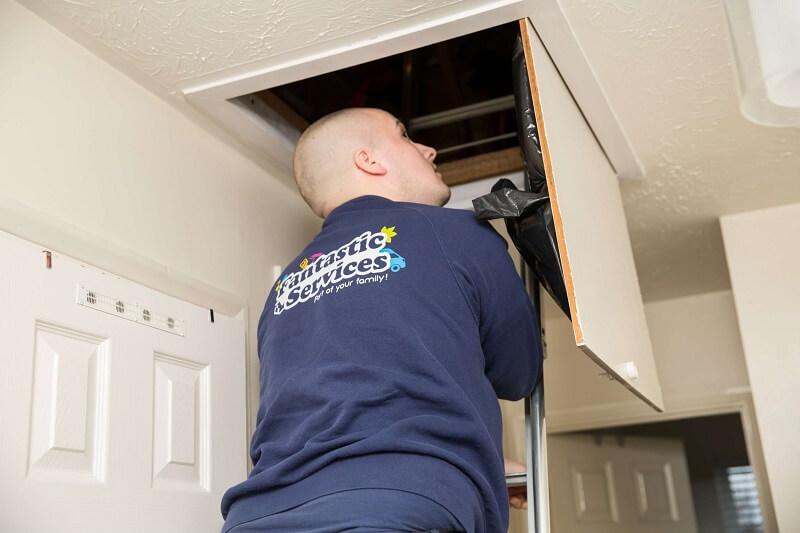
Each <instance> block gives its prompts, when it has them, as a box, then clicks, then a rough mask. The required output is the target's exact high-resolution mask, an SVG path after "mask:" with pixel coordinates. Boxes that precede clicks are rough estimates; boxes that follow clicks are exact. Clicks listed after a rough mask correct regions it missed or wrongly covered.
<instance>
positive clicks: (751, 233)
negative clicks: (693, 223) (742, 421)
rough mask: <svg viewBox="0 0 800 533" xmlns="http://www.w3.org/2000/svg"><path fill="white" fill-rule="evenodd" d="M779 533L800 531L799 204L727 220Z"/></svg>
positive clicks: (727, 244) (723, 221)
mask: <svg viewBox="0 0 800 533" xmlns="http://www.w3.org/2000/svg"><path fill="white" fill-rule="evenodd" d="M721 224H722V235H723V238H724V241H725V254H726V255H727V259H728V268H729V270H730V275H731V287H732V289H733V295H734V299H735V301H736V312H737V315H738V317H739V327H740V329H741V332H742V344H743V345H744V354H745V361H746V363H747V370H748V373H749V375H750V382H751V387H752V393H753V402H754V404H755V409H756V415H757V417H758V424H759V428H760V431H761V441H762V443H763V446H764V453H765V458H766V464H767V473H768V476H769V480H770V485H771V487H772V493H773V499H774V503H775V512H776V516H777V519H778V526H779V527H780V530H781V531H800V509H798V506H797V500H798V494H800V459H798V450H800V395H799V394H798V389H799V387H798V379H800V249H799V248H798V245H800V204H794V205H789V206H784V207H776V208H772V209H765V210H760V211H753V212H750V213H742V214H738V215H729V216H724V217H722V218H721Z"/></svg>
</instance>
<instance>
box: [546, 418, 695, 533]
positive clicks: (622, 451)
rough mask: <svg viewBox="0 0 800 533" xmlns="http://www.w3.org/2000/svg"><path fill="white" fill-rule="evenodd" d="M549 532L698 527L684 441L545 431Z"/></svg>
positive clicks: (662, 532)
mask: <svg viewBox="0 0 800 533" xmlns="http://www.w3.org/2000/svg"><path fill="white" fill-rule="evenodd" d="M547 449H548V469H549V478H550V514H551V524H552V531H553V533H559V532H565V533H582V532H586V533H589V532H591V533H595V532H597V533H640V532H642V531H647V532H648V533H693V532H695V531H697V525H696V522H695V516H694V504H693V503H692V491H691V486H690V483H689V471H688V467H687V464H686V455H685V452H684V449H683V443H682V442H681V441H680V440H678V439H664V438H649V437H648V438H644V437H624V438H617V437H610V436H605V437H602V438H597V437H594V436H591V435H581V434H574V435H570V434H566V435H550V436H548V442H547Z"/></svg>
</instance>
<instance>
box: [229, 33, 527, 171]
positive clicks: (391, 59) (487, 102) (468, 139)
mask: <svg viewBox="0 0 800 533" xmlns="http://www.w3.org/2000/svg"><path fill="white" fill-rule="evenodd" d="M517 34H518V23H517V22H516V21H514V22H509V23H507V24H502V25H500V26H495V27H492V28H488V29H485V30H482V31H478V32H475V33H470V34H466V35H462V36H459V37H457V38H455V39H450V40H447V41H442V42H438V43H434V44H432V45H429V46H424V47H421V48H416V49H414V50H409V51H406V52H403V53H400V54H396V55H392V56H387V57H384V58H381V59H378V60H375V61H370V62H367V63H362V64H359V65H355V66H352V67H349V68H345V69H342V70H337V71H333V72H329V73H326V74H321V75H319V76H314V77H312V78H306V79H304V80H300V81H296V82H293V83H288V84H285V85H280V86H276V87H272V88H270V89H265V90H262V91H258V92H255V93H252V94H246V95H243V96H240V97H238V98H234V99H232V100H234V101H236V102H237V103H238V104H240V105H243V106H245V107H246V108H248V109H249V110H250V111H251V112H254V113H256V114H257V115H259V116H260V117H261V118H262V119H264V120H266V121H268V122H269V123H270V124H271V125H272V126H274V127H275V128H277V129H278V130H279V131H281V132H282V133H283V134H284V135H286V136H287V137H288V138H289V139H292V140H296V139H297V138H298V137H299V136H300V133H302V131H303V130H305V128H306V127H308V125H309V124H311V123H312V122H314V121H315V120H317V119H319V118H321V117H323V116H324V115H327V114H328V113H331V112H333V111H337V110H339V109H343V108H346V107H377V108H381V109H384V110H386V111H388V112H390V113H392V114H393V115H394V116H396V117H397V118H399V119H400V120H401V121H402V122H403V123H404V124H405V125H406V128H407V129H408V132H409V135H410V136H411V138H412V139H413V140H415V141H417V142H421V143H423V144H426V145H428V146H432V147H434V148H436V150H437V152H438V155H437V157H436V163H437V165H438V170H439V171H440V172H441V173H442V178H443V179H444V181H445V182H446V183H447V184H448V185H450V186H454V185H459V184H463V183H468V182H471V181H475V180H479V179H483V178H488V177H492V176H498V175H502V174H509V173H512V172H516V171H519V170H521V169H522V157H521V154H520V150H519V142H518V139H517V124H516V118H515V110H514V96H513V87H512V69H511V57H512V53H513V49H514V42H515V39H516V37H517Z"/></svg>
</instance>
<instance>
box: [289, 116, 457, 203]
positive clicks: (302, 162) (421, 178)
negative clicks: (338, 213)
mask: <svg viewBox="0 0 800 533" xmlns="http://www.w3.org/2000/svg"><path fill="white" fill-rule="evenodd" d="M435 158H436V150H434V149H433V148H431V147H430V146H425V145H424V144H420V143H416V142H414V141H412V140H411V139H410V138H409V136H408V134H407V132H406V128H405V126H404V125H403V123H402V122H400V121H399V120H398V119H397V118H395V117H394V116H393V115H392V114H391V113H388V112H386V111H384V110H382V109H375V108H370V107H356V108H350V109H343V110H341V111H337V112H335V113H331V114H330V115H326V116H324V117H322V118H321V119H319V120H318V121H316V122H314V123H313V124H312V125H311V126H309V127H308V128H307V129H306V131H305V132H303V135H301V136H300V139H299V140H298V141H297V147H296V148H295V154H294V178H295V181H296V182H297V188H298V190H299V191H300V194H301V196H302V197H303V199H304V200H305V201H306V203H307V204H308V205H309V207H311V210H312V211H314V213H315V214H316V215H317V216H319V217H322V218H326V217H327V216H328V213H330V212H331V211H332V210H333V209H335V208H336V207H337V206H339V205H341V204H342V203H344V202H346V201H348V200H350V199H353V198H357V197H359V196H363V195H377V196H383V197H385V198H390V199H392V200H395V201H400V202H417V203H423V204H428V205H439V206H441V205H444V204H445V203H446V202H447V200H448V199H449V198H450V188H449V187H448V186H447V185H446V184H445V183H444V181H442V176H441V174H440V173H438V172H436V165H435V164H434V162H433V160H434V159H435Z"/></svg>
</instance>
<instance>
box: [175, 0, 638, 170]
mask: <svg viewBox="0 0 800 533" xmlns="http://www.w3.org/2000/svg"><path fill="white" fill-rule="evenodd" d="M525 17H528V18H530V19H531V20H532V21H533V22H534V23H535V24H536V26H537V30H538V31H539V33H540V36H541V38H542V39H543V41H544V42H545V44H546V46H547V49H548V53H549V54H550V55H551V57H552V59H553V62H554V63H556V64H557V65H558V66H559V71H560V74H561V76H562V78H563V79H564V81H565V83H566V85H567V86H568V87H569V88H570V91H571V92H572V95H573V98H574V99H575V101H576V103H577V104H578V107H579V108H580V109H581V112H582V113H583V114H584V116H585V118H586V121H587V123H588V124H589V125H590V127H591V129H592V130H593V132H594V134H595V137H596V138H597V141H598V143H599V144H600V146H601V147H602V148H603V150H604V151H605V153H606V157H607V158H608V160H609V163H610V164H611V166H612V168H614V170H615V171H616V173H617V175H618V177H620V178H623V179H641V178H642V177H643V176H644V171H643V168H642V165H641V163H640V162H639V159H638V157H637V156H636V154H635V153H634V151H633V147H632V145H631V144H630V142H629V140H628V138H627V136H626V134H625V132H624V130H623V128H622V126H621V124H620V122H619V120H618V119H617V116H616V114H615V113H614V110H613V109H612V107H611V105H610V103H609V102H608V99H607V98H606V96H605V92H604V91H603V88H602V86H601V85H600V84H599V82H598V81H597V78H596V77H595V75H594V72H593V70H592V68H591V66H590V65H589V63H588V60H587V59H586V56H585V55H584V54H583V51H582V49H581V47H580V43H579V42H578V40H577V38H576V36H575V35H574V33H573V31H572V29H571V27H570V25H569V21H568V20H567V18H566V16H565V15H564V13H563V12H562V11H561V7H560V6H559V4H558V0H536V1H534V0H495V1H491V2H483V3H480V4H479V5H478V6H475V5H474V4H472V5H469V3H468V5H467V6H466V7H465V8H464V9H462V10H460V11H458V12H456V13H452V12H450V13H448V14H446V15H442V16H439V17H430V18H425V19H422V20H414V21H413V22H412V23H411V24H408V25H405V26H403V27H402V28H399V29H394V30H393V31H386V32H384V33H383V34H380V35H378V36H376V35H373V34H370V33H364V34H361V35H360V34H355V35H352V36H350V37H349V38H347V39H345V40H344V41H343V42H341V43H338V44H335V45H334V46H331V43H321V44H316V45H311V46H308V47H305V48H301V49H300V50H297V51H295V52H293V53H289V54H284V55H279V56H275V57H272V58H268V59H265V60H263V61H258V62H254V63H251V64H248V65H245V66H244V67H242V68H241V69H237V70H236V71H235V72H230V71H224V72H221V73H216V74H214V75H210V76H206V77H204V78H202V79H201V80H199V81H198V82H197V83H195V84H193V85H190V86H188V87H186V88H184V89H183V91H182V93H183V96H184V98H185V100H186V101H187V102H188V103H190V104H192V105H193V106H195V107H197V108H198V109H199V110H200V111H202V112H203V113H205V114H206V115H209V116H211V117H212V118H213V119H214V120H216V121H217V122H219V123H220V124H222V125H223V126H224V127H225V128H226V129H228V130H229V131H230V132H232V133H233V135H235V136H236V137H237V138H238V139H239V140H240V141H241V142H243V143H244V144H245V145H246V146H247V147H248V148H249V149H251V151H252V153H253V154H255V155H256V157H259V159H260V160H261V163H262V164H264V166H265V167H266V168H267V169H269V170H271V171H272V172H273V173H274V174H275V177H276V178H278V179H280V180H283V181H284V182H285V183H287V184H289V185H291V186H293V183H292V170H291V169H292V153H293V151H294V145H295V142H296V140H297V135H298V134H297V133H296V132H293V131H292V130H291V129H290V128H287V127H285V125H282V124H280V121H279V120H278V121H275V122H272V121H268V120H265V119H264V118H263V117H262V115H260V114H257V113H255V112H254V111H252V110H251V109H250V108H249V107H248V106H245V105H243V104H242V103H239V102H237V101H236V100H235V99H236V98H239V97H241V96H244V95H249V94H252V93H255V92H258V91H263V90H265V89H270V88H273V87H278V86H280V85H285V84H287V83H292V82H295V81H299V80H302V79H306V78H311V77H314V76H318V75H321V74H325V73H328V72H331V71H335V70H341V69H345V68H348V67H351V66H354V65H358V64H361V63H365V62H368V61H374V60H377V59H381V58H383V57H387V56H390V55H394V54H399V53H403V52H406V51H408V50H412V49H415V48H420V47H422V46H428V45H431V44H434V43H437V42H441V41H446V40H450V39H454V38H456V37H460V36H462V35H465V34H468V33H473V32H477V31H481V30H485V29H487V28H491V27H494V26H499V25H501V24H505V23H508V22H513V21H516V20H519V19H521V18H525Z"/></svg>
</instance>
